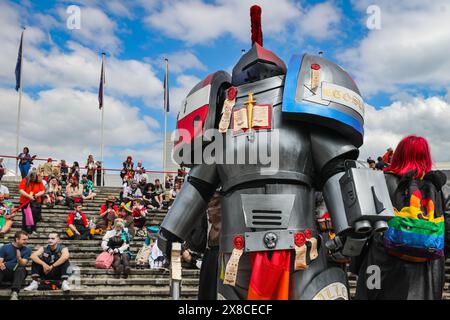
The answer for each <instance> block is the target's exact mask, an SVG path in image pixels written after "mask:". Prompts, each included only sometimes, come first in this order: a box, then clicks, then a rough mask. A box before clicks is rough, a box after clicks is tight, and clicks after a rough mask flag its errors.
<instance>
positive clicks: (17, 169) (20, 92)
mask: <svg viewBox="0 0 450 320" xmlns="http://www.w3.org/2000/svg"><path fill="white" fill-rule="evenodd" d="M25 29H26V28H25V27H24V28H23V31H22V36H21V40H20V41H21V42H20V45H21V46H22V48H21V49H22V50H21V51H20V82H19V104H18V107H17V126H16V127H17V128H16V155H18V154H19V137H20V115H21V110H22V81H23V76H22V71H23V69H22V63H23V35H24V33H25ZM18 177H19V159H16V179H17V178H18Z"/></svg>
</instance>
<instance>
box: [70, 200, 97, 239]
mask: <svg viewBox="0 0 450 320" xmlns="http://www.w3.org/2000/svg"><path fill="white" fill-rule="evenodd" d="M73 206H74V211H72V212H70V213H69V215H68V217H67V225H68V229H67V235H68V236H69V239H75V240H86V239H90V238H91V233H90V229H89V222H88V219H87V218H86V215H85V214H84V213H83V212H82V211H81V209H82V206H81V203H80V202H76V203H74V205H73Z"/></svg>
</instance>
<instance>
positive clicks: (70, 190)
mask: <svg viewBox="0 0 450 320" xmlns="http://www.w3.org/2000/svg"><path fill="white" fill-rule="evenodd" d="M81 201H83V190H82V188H81V187H80V185H79V183H78V178H77V177H76V176H72V177H71V178H70V179H69V183H68V184H67V187H66V205H67V206H68V207H69V209H73V204H74V203H75V202H81Z"/></svg>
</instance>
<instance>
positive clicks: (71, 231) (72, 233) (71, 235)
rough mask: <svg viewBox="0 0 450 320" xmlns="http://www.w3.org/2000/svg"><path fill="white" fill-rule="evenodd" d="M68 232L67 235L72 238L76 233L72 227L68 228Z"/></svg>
mask: <svg viewBox="0 0 450 320" xmlns="http://www.w3.org/2000/svg"><path fill="white" fill-rule="evenodd" d="M66 234H67V236H68V237H69V238H72V237H73V236H74V235H75V233H74V232H73V230H72V229H70V228H67V230H66Z"/></svg>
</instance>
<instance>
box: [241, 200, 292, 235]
mask: <svg viewBox="0 0 450 320" xmlns="http://www.w3.org/2000/svg"><path fill="white" fill-rule="evenodd" d="M241 200H242V206H243V208H244V215H245V224H246V226H247V227H248V228H259V229H285V228H287V226H288V224H289V219H290V217H291V212H292V208H293V206H294V200H295V195H293V194H283V195H280V194H243V195H241Z"/></svg>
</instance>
